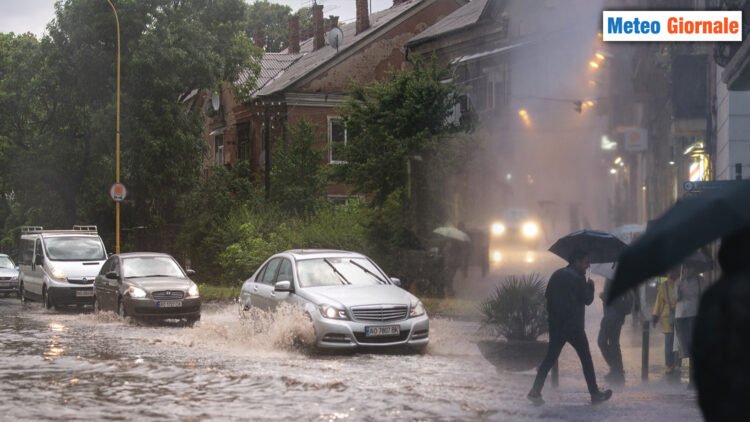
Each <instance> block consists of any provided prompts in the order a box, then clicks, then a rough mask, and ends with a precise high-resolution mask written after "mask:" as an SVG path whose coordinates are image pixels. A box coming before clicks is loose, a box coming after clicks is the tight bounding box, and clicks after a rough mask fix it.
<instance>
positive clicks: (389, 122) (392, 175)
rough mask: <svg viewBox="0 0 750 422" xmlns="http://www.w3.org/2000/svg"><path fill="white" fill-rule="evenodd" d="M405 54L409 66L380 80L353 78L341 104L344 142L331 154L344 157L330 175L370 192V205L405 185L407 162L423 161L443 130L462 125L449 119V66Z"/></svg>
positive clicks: (454, 93) (455, 90)
mask: <svg viewBox="0 0 750 422" xmlns="http://www.w3.org/2000/svg"><path fill="white" fill-rule="evenodd" d="M410 59H411V61H412V68H411V69H404V70H393V69H391V70H390V71H389V72H388V76H387V78H386V79H385V80H382V81H376V82H371V83H369V84H366V85H362V84H359V83H354V84H353V85H352V86H351V87H350V89H349V91H348V93H347V97H346V100H345V103H344V105H343V106H342V109H341V112H342V115H343V118H344V122H345V125H346V130H347V144H346V145H345V146H344V145H340V146H337V147H339V151H337V153H338V154H340V156H341V157H342V159H343V160H344V161H345V162H344V163H343V164H341V165H337V166H336V167H335V168H334V171H333V176H334V178H335V179H336V180H338V181H340V182H344V183H350V184H352V185H353V186H354V190H355V192H363V193H368V194H372V195H373V204H375V205H379V204H382V203H383V202H384V201H385V200H386V199H387V198H388V197H389V195H390V194H392V193H394V192H396V191H398V190H407V188H408V186H407V183H408V181H409V180H408V172H409V167H410V166H411V164H412V163H413V162H414V161H417V162H419V161H428V160H429V159H430V157H431V155H432V154H433V153H435V152H436V151H437V150H438V149H439V148H442V147H443V146H444V145H445V144H446V142H447V140H448V137H446V136H444V135H447V134H450V133H455V132H458V131H461V130H466V129H468V127H467V124H466V123H463V122H459V121H451V120H450V119H449V117H450V116H451V114H452V113H453V110H454V107H455V106H456V105H457V104H458V103H459V100H460V91H459V87H458V86H457V84H456V83H454V82H453V81H452V79H451V77H450V76H451V74H450V69H448V68H444V67H440V66H439V65H438V64H437V62H436V60H435V59H434V58H433V59H432V60H431V61H424V60H423V59H422V58H420V57H418V56H410Z"/></svg>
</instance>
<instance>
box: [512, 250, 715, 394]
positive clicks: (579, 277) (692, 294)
mask: <svg viewBox="0 0 750 422" xmlns="http://www.w3.org/2000/svg"><path fill="white" fill-rule="evenodd" d="M588 267H589V256H588V254H587V253H586V252H585V251H580V250H579V251H575V252H573V253H572V254H571V257H570V259H569V264H568V266H567V267H564V268H561V269H559V270H557V271H555V272H554V273H553V274H552V276H551V277H550V279H549V282H548V283H547V290H546V292H545V297H546V299H547V315H548V322H549V346H548V349H547V354H546V355H545V357H544V360H543V361H542V363H541V364H540V365H539V368H538V370H537V375H536V378H535V380H534V384H533V386H532V387H531V391H529V393H528V395H527V397H528V398H529V400H531V401H532V402H534V403H536V404H541V403H543V402H544V400H543V399H542V387H543V386H544V382H545V379H546V378H547V374H548V372H549V371H550V369H551V368H552V366H554V364H555V362H557V359H558V357H559V356H560V352H561V351H562V348H563V346H564V345H565V343H570V345H571V346H573V348H574V349H575V351H576V353H577V354H578V357H579V359H580V360H581V366H582V368H583V375H584V378H585V379H586V384H587V386H588V390H589V393H590V394H591V402H592V403H599V402H602V401H605V400H607V399H609V398H610V397H611V396H612V390H604V391H602V390H600V389H599V387H598V385H597V382H596V375H595V373H594V364H593V361H592V358H591V352H590V350H589V343H588V338H587V337H586V331H585V327H584V321H585V308H586V306H587V305H590V304H591V303H592V302H593V300H594V283H593V281H592V280H591V279H588V280H587V279H586V270H587V269H588ZM611 283H612V281H611V280H607V281H606V283H605V287H604V291H603V292H602V294H600V298H601V299H602V301H603V302H604V303H605V305H604V309H603V311H604V312H603V314H604V315H603V317H602V321H601V325H600V330H599V336H598V339H597V343H598V345H599V349H600V350H601V353H602V356H603V357H604V360H605V361H606V363H607V365H608V366H609V368H610V370H609V373H608V374H607V375H606V376H605V379H606V380H607V381H608V382H609V383H610V384H614V385H618V384H619V385H622V384H624V383H625V371H624V367H623V362H622V352H621V349H620V332H621V330H622V326H623V324H624V323H625V318H626V316H627V315H628V314H630V313H631V310H632V309H633V306H634V301H635V297H634V294H633V293H632V292H629V293H627V294H624V295H621V296H619V297H618V298H616V299H615V300H614V301H612V302H611V303H610V304H608V305H607V304H606V299H607V297H606V294H607V293H608V292H609V290H610V285H611ZM706 287H707V286H706V285H705V282H704V281H703V279H702V277H701V276H700V274H699V269H698V268H697V267H696V266H694V265H691V264H689V263H686V264H684V265H682V266H681V267H677V268H675V269H673V270H671V271H670V272H669V273H668V276H667V281H665V282H663V283H661V284H660V286H659V289H658V292H657V297H656V302H655V304H654V310H653V316H652V321H653V324H654V325H656V324H657V323H659V324H660V325H661V331H662V332H663V333H664V343H665V347H664V350H665V353H664V359H665V368H666V373H667V374H671V373H674V372H675V368H676V367H677V363H678V362H680V361H681V360H682V359H683V358H688V359H689V358H690V350H691V342H692V332H693V326H694V324H695V317H696V315H697V313H698V304H699V301H700V296H701V294H702V292H703V291H704V290H705V289H706ZM675 332H676V337H675ZM675 338H676V344H675ZM676 345H677V346H678V347H677V349H678V350H679V354H678V356H679V359H677V360H676V359H675V358H674V356H675V352H674V351H673V349H675V346H676ZM693 369H694V365H693V363H692V362H690V381H691V384H692V382H693Z"/></svg>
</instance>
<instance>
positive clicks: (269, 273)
mask: <svg viewBox="0 0 750 422" xmlns="http://www.w3.org/2000/svg"><path fill="white" fill-rule="evenodd" d="M279 264H281V259H279V258H276V259H273V260H271V262H269V263H268V265H267V266H266V270H265V271H264V272H263V278H262V279H261V280H260V282H261V283H264V284H273V282H274V280H276V270H278V269H279Z"/></svg>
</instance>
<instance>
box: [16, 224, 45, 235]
mask: <svg viewBox="0 0 750 422" xmlns="http://www.w3.org/2000/svg"><path fill="white" fill-rule="evenodd" d="M43 231H44V227H42V226H21V233H23V234H29V233H41V232H43Z"/></svg>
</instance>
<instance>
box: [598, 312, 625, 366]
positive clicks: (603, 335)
mask: <svg viewBox="0 0 750 422" xmlns="http://www.w3.org/2000/svg"><path fill="white" fill-rule="evenodd" d="M624 322H625V320H624V319H623V318H608V317H605V318H602V323H601V326H600V327H599V338H598V339H597V343H598V344H599V350H601V351H602V356H603V357H604V360H605V361H606V362H607V365H609V371H610V372H611V373H619V374H622V373H623V372H624V369H623V366H622V351H621V350H620V331H621V330H622V324H623V323H624Z"/></svg>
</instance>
